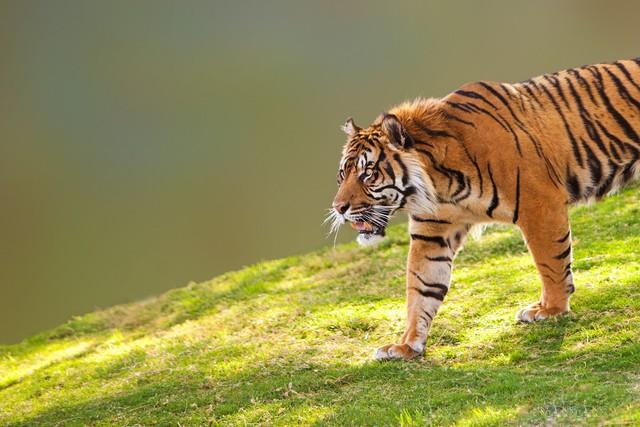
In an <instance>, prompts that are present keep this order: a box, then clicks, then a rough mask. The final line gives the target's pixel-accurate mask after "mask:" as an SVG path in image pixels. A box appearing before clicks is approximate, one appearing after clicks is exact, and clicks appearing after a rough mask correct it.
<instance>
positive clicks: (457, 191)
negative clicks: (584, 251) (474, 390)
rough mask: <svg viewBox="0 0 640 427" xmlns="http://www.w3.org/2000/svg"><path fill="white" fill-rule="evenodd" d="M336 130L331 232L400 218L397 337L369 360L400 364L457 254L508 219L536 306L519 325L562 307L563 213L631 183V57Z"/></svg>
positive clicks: (638, 125) (639, 119)
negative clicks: (535, 283) (401, 303)
mask: <svg viewBox="0 0 640 427" xmlns="http://www.w3.org/2000/svg"><path fill="white" fill-rule="evenodd" d="M342 129H343V131H344V132H345V133H346V135H347V142H346V144H345V145H344V147H343V149H342V158H341V160H340V165H339V169H338V175H337V183H338V190H337V193H336V195H335V198H334V200H333V204H332V207H331V209H330V219H331V221H332V227H333V229H334V230H335V229H337V228H339V227H340V226H341V225H342V224H344V223H350V225H351V227H353V228H354V229H355V230H357V231H358V238H357V240H358V242H359V243H360V244H363V245H371V244H376V243H377V242H379V241H380V240H381V239H383V238H384V235H385V229H386V227H387V225H388V223H389V220H390V219H391V217H392V216H393V215H394V214H396V213H397V212H398V211H401V210H402V211H405V212H406V213H407V215H408V232H409V238H410V243H409V251H408V256H407V268H406V310H407V317H406V327H405V332H404V334H403V335H402V336H401V337H400V339H399V340H398V341H397V342H396V343H394V344H388V345H385V346H383V347H380V348H378V349H377V350H375V353H374V358H375V359H376V360H391V359H400V360H409V359H413V358H415V357H418V356H421V355H423V354H424V352H425V346H426V340H427V335H428V333H429V331H430V329H431V325H432V323H433V320H434V318H435V316H436V313H437V312H438V309H439V307H440V306H441V304H442V303H443V301H444V298H445V296H446V295H447V293H448V291H449V288H450V285H451V273H452V268H453V262H454V258H455V256H456V254H457V253H458V252H459V251H460V249H461V248H462V246H463V244H464V242H465V240H466V238H467V236H468V235H469V234H470V232H472V231H473V230H472V229H475V228H476V226H483V225H486V224H490V223H507V224H513V225H515V226H516V227H517V228H518V229H519V230H520V232H521V234H522V236H523V239H524V241H525V243H526V245H527V248H528V251H529V253H530V255H531V256H532V258H533V261H534V263H535V265H536V268H537V271H538V274H539V278H540V281H541V284H542V290H541V294H540V298H539V300H538V301H536V302H534V303H532V304H529V305H527V306H525V307H523V308H522V309H520V310H519V311H518V312H517V313H516V316H515V319H516V321H518V322H534V321H541V320H543V319H547V318H550V317H552V316H558V315H562V314H564V313H567V312H569V310H570V307H569V299H570V297H571V295H572V294H573V293H574V291H575V286H574V281H573V273H572V268H571V263H572V261H573V255H572V237H573V236H572V234H571V228H570V224H569V215H568V207H569V206H571V205H573V204H577V203H582V202H591V201H598V200H600V199H602V198H603V197H605V196H606V195H609V194H611V193H612V192H615V191H616V190H617V189H619V188H620V187H621V186H623V185H624V184H626V183H629V182H631V181H633V180H634V179H635V178H637V176H638V175H639V173H638V171H639V170H640V168H638V159H639V158H640V58H637V59H633V60H619V61H616V62H613V63H601V64H595V65H586V66H582V67H579V68H572V69H567V70H563V71H559V72H555V73H551V74H545V75H541V76H538V77H534V78H531V79H529V80H525V81H522V82H519V83H513V84H507V83H499V82H493V81H479V82H474V83H466V84H464V85H462V86H461V87H460V88H459V89H458V90H455V91H454V92H451V93H449V94H448V95H446V96H445V97H442V98H417V99H415V100H411V101H406V102H403V103H401V104H399V105H397V106H395V107H393V108H391V109H389V110H388V111H387V112H384V113H383V114H381V115H380V116H379V117H378V118H377V119H375V120H374V121H373V123H372V124H371V125H369V126H368V127H366V128H361V127H358V126H357V125H356V124H355V122H354V120H353V119H351V118H349V119H348V120H347V121H346V123H345V124H344V125H343V126H342Z"/></svg>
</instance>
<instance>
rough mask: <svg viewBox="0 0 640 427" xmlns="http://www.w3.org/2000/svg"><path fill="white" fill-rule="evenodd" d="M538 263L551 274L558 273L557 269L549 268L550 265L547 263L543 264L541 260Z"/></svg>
mask: <svg viewBox="0 0 640 427" xmlns="http://www.w3.org/2000/svg"><path fill="white" fill-rule="evenodd" d="M538 265H539V266H540V267H544V268H546V269H548V270H549V271H551V272H552V273H553V274H558V272H557V271H555V270H554V269H553V268H551V267H550V266H549V264H545V263H543V262H540V263H538Z"/></svg>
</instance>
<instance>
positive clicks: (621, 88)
mask: <svg viewBox="0 0 640 427" xmlns="http://www.w3.org/2000/svg"><path fill="white" fill-rule="evenodd" d="M604 70H605V71H606V72H607V74H609V77H611V80H612V81H613V84H615V85H616V88H617V89H618V93H619V94H620V97H621V98H622V99H624V100H625V101H626V102H627V104H631V105H633V106H634V107H636V108H637V109H638V110H640V102H638V100H637V99H635V98H634V97H633V96H631V94H630V93H629V91H628V90H627V88H626V87H625V85H624V84H623V83H622V82H621V81H620V79H619V78H618V77H617V76H616V75H615V74H613V73H612V72H611V71H610V70H609V69H608V68H606V67H605V68H604Z"/></svg>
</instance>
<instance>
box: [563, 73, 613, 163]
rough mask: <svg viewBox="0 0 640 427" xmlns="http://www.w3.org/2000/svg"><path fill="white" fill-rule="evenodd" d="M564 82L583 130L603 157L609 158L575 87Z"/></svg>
mask: <svg viewBox="0 0 640 427" xmlns="http://www.w3.org/2000/svg"><path fill="white" fill-rule="evenodd" d="M566 81H567V84H568V85H569V91H570V92H571V96H573V99H574V100H575V101H576V104H577V105H578V110H579V111H580V118H581V119H582V124H583V125H584V128H585V130H586V131H587V134H588V135H589V138H591V139H592V140H593V141H594V142H595V143H596V145H597V146H598V148H599V149H600V151H602V152H603V153H604V154H605V155H607V156H609V151H608V150H607V148H606V147H605V145H604V143H603V142H602V138H600V134H599V133H598V131H597V130H596V128H595V126H594V124H593V122H592V121H591V116H590V114H589V112H588V111H587V109H586V108H585V106H584V103H583V102H582V98H581V97H580V95H579V94H578V92H577V91H576V89H575V87H574V86H573V83H571V81H570V80H569V79H568V78H567V79H566Z"/></svg>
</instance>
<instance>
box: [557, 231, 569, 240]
mask: <svg viewBox="0 0 640 427" xmlns="http://www.w3.org/2000/svg"><path fill="white" fill-rule="evenodd" d="M570 235H571V230H569V231H567V234H565V235H564V237H563V238H562V239H559V240H556V243H564V242H565V241H566V240H567V239H568V238H569V236H570Z"/></svg>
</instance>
